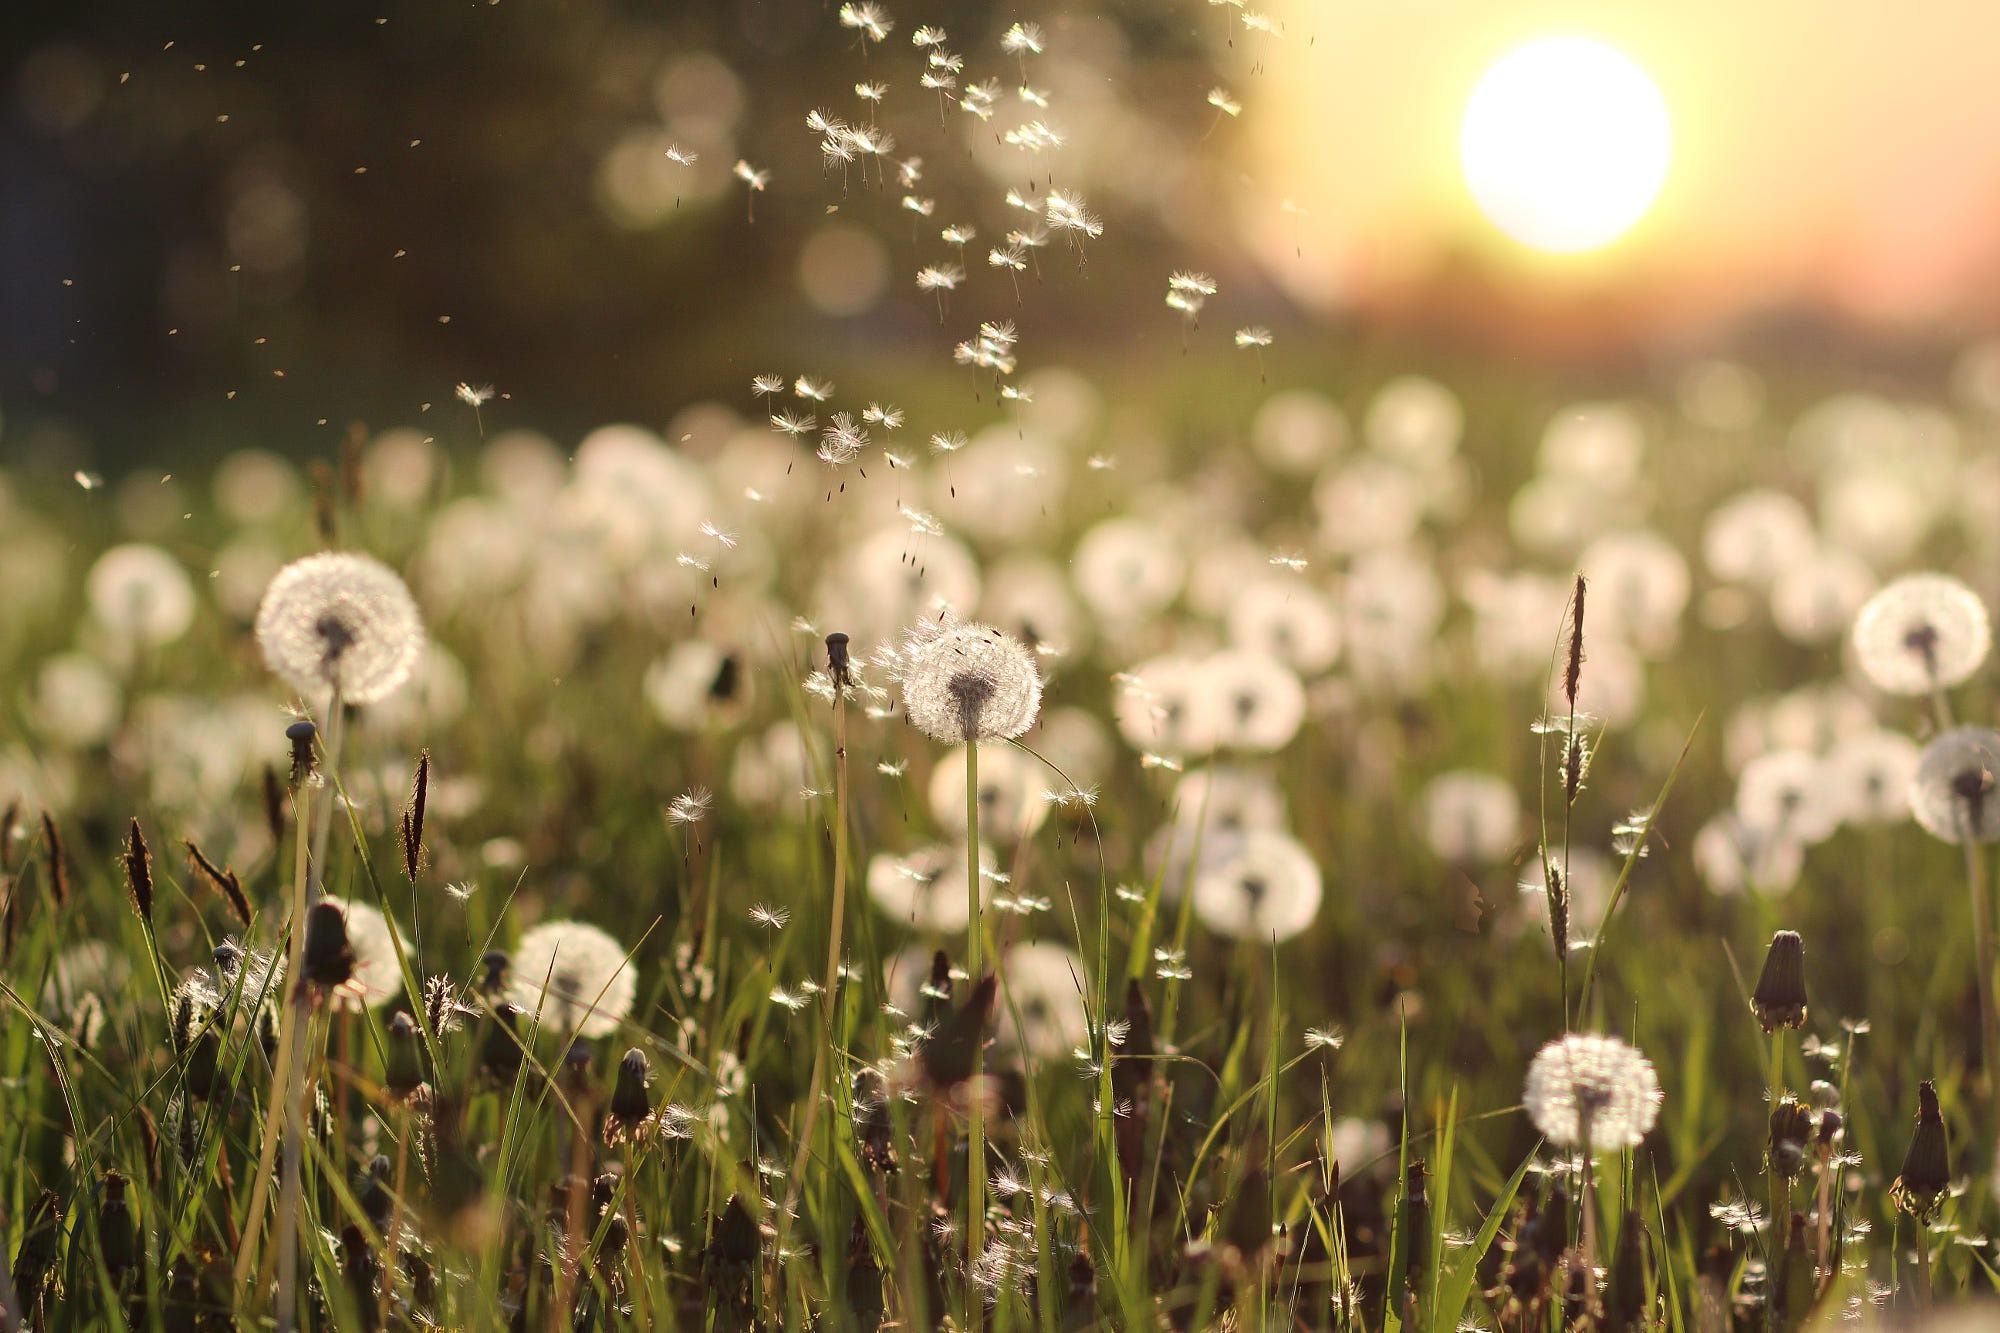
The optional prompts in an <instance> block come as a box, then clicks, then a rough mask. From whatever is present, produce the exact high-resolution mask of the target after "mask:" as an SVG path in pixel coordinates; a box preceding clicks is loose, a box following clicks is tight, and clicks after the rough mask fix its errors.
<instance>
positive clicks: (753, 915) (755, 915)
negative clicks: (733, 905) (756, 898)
mask: <svg viewBox="0 0 2000 1333" xmlns="http://www.w3.org/2000/svg"><path fill="white" fill-rule="evenodd" d="M791 919H792V914H791V913H790V912H788V911H786V910H785V909H784V908H782V907H766V906H765V905H764V904H763V903H753V904H751V907H750V920H751V921H752V923H754V924H756V925H759V926H763V927H764V928H765V929H767V930H783V929H784V928H785V923H786V922H788V921H790V920H791Z"/></svg>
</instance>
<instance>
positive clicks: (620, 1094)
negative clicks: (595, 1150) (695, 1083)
mask: <svg viewBox="0 0 2000 1333" xmlns="http://www.w3.org/2000/svg"><path fill="white" fill-rule="evenodd" d="M652 1078H653V1066H652V1064H651V1063H650V1062H649V1061H648V1060H647V1059H646V1053H645V1052H644V1051H642V1050H640V1049H639V1048H638V1047H636V1046H634V1047H633V1048H632V1049H631V1050H629V1051H627V1052H625V1055H624V1058H622V1059H621V1060H619V1061H618V1082H617V1083H616V1085H614V1086H613V1087H612V1089H611V1107H610V1112H609V1115H608V1116H607V1118H606V1121H605V1136H606V1137H607V1138H609V1139H611V1141H613V1142H616V1141H617V1140H618V1139H621V1138H623V1137H625V1136H626V1135H636V1134H637V1133H638V1132H639V1131H640V1129H641V1127H642V1126H644V1125H645V1124H646V1122H647V1121H648V1120H650V1119H652V1115H653V1098H652V1095H651V1094H650V1093H649V1092H648V1091H647V1090H646V1085H647V1084H648V1083H650V1082H651V1081H652Z"/></svg>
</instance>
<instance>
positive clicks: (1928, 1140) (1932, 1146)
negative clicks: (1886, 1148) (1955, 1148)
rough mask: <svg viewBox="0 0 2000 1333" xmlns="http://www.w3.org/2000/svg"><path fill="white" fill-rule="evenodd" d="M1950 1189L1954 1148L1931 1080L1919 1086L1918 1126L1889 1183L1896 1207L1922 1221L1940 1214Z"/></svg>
mask: <svg viewBox="0 0 2000 1333" xmlns="http://www.w3.org/2000/svg"><path fill="white" fill-rule="evenodd" d="M1950 1190H1951V1148H1950V1144H1949V1143H1948V1141H1947V1140H1946V1137H1945V1128H1944V1114H1943V1112H1942V1111H1941V1110H1940V1109H1939V1107H1938V1097H1937V1088H1936V1087H1935V1086H1934V1085H1933V1084H1932V1083H1931V1081H1930V1080H1929V1079H1925V1080H1924V1081H1923V1082H1922V1083H1921V1084H1919V1085H1918V1086H1917V1127H1916V1129H1915V1131H1914V1132H1913V1133H1912V1134H1911V1135H1910V1147H1909V1151H1908V1152H1906V1153H1904V1154H1903V1169H1902V1171H1901V1172H1899V1173H1898V1174H1897V1176H1896V1180H1895V1183H1894V1184H1893V1185H1891V1186H1890V1189H1889V1197H1890V1198H1891V1199H1892V1200H1893V1201H1894V1202H1895V1204H1896V1206H1897V1207H1898V1208H1900V1209H1902V1210H1903V1211H1904V1212H1906V1213H1908V1214H1910V1216H1912V1217H1914V1218H1916V1219H1917V1221H1918V1222H1920V1223H1928V1222H1929V1221H1930V1220H1931V1218H1933V1217H1935V1216H1936V1215H1937V1210H1938V1208H1939V1206H1940V1205H1941V1204H1943V1202H1944V1199H1945V1195H1946V1194H1947V1193H1949V1192H1950Z"/></svg>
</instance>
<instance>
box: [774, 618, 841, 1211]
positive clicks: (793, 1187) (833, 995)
mask: <svg viewBox="0 0 2000 1333" xmlns="http://www.w3.org/2000/svg"><path fill="white" fill-rule="evenodd" d="M847 642H848V640H847V636H846V635H845V634H839V633H836V634H830V635H828V636H827V644H826V647H827V670H828V674H829V675H830V676H831V677H832V680H833V806H834V826H833V920H832V923H831V926H830V930H829V934H828V939H827V946H826V986H825V987H824V988H823V989H822V990H821V992H820V1000H821V1002H822V1003H823V1004H824V1005H825V1008H826V1031H825V1033H824V1034H823V1039H822V1040H821V1042H820V1043H819V1050H818V1051H817V1052H815V1054H814V1055H813V1072H812V1084H811V1087H810V1089H809V1090H808V1092H807V1093H806V1119H805V1126H804V1128H803V1129H802V1130H801V1131H800V1133H799V1146H798V1149H797V1150H796V1152H795V1153H794V1155H793V1157H792V1174H791V1180H790V1183H789V1185H788V1186H787V1197H786V1199H785V1213H784V1216H785V1219H786V1224H787V1225H789V1224H790V1223H789V1219H790V1218H791V1216H792V1213H793V1210H794V1208H795V1207H796V1205H797V1204H798V1199H799V1189H800V1182H801V1181H803V1180H804V1179H805V1172H806V1167H807V1165H808V1163H809V1161H810V1159H811V1156H812V1144H813V1134H814V1132H815V1130H816V1128H817V1126H818V1122H819V1104H820V1098H821V1096H822V1095H823V1094H824V1092H825V1089H826V1070H827V1064H828V1057H829V1055H831V1056H833V1057H835V1058H838V1056H839V1055H840V1050H839V1042H840V1005H839V999H838V993H839V990H840V957H841V944H842V937H843V935H844V932H845V927H846V924H847V683H848V666H847Z"/></svg>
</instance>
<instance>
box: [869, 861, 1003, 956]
mask: <svg viewBox="0 0 2000 1333" xmlns="http://www.w3.org/2000/svg"><path fill="white" fill-rule="evenodd" d="M998 867H999V861H998V860H996V859H995V857H994V855H993V852H992V850H991V849H990V848H988V847H985V846H983V845H982V846H981V847H980V849H979V868H980V883H979V898H980V901H981V902H982V903H983V902H987V901H989V900H990V899H991V897H992V892H993V883H992V880H991V878H990V875H991V872H993V871H994V870H996V869H998ZM965 869H966V867H965V847H964V846H963V845H958V846H951V845H947V844H942V843H940V844H937V845H934V846H929V847H923V848H919V849H918V850H916V851H914V852H911V853H909V854H908V855H905V856H895V855H891V854H890V853H888V852H882V853H878V854H877V855H876V856H875V857H874V858H873V859H872V860H870V861H869V862H868V896H869V897H870V898H872V899H874V901H875V906H876V908H877V909H878V910H880V911H881V912H882V914H883V915H885V916H888V917H891V918H893V919H894V920H896V921H899V922H901V923H902V924H904V925H906V926H908V927H909V928H910V929H912V930H915V931H917V932H919V933H921V934H926V935H950V934H955V933H956V932H958V931H961V930H964V929H965V923H966V921H967V919H968V918H967V913H966V902H965Z"/></svg>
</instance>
